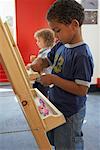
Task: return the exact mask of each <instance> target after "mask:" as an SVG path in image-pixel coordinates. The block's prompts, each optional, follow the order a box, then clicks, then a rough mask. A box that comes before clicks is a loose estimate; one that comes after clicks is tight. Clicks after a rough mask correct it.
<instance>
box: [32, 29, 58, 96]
mask: <svg viewBox="0 0 100 150" xmlns="http://www.w3.org/2000/svg"><path fill="white" fill-rule="evenodd" d="M34 38H35V39H36V44H37V45H38V47H39V48H40V50H39V52H38V56H37V58H46V57H47V54H48V53H49V52H50V51H51V48H52V47H53V45H54V43H55V36H54V32H53V31H52V30H51V29H49V28H43V29H40V30H38V31H36V32H35V34H34ZM37 58H33V57H30V62H34V61H35V59H37ZM51 69H52V67H51V66H50V67H48V68H45V69H43V72H42V73H44V74H48V73H51ZM33 88H38V89H39V90H40V91H41V93H43V94H44V95H45V96H46V97H47V96H48V86H43V85H41V84H40V83H39V82H37V81H36V82H35V84H33Z"/></svg>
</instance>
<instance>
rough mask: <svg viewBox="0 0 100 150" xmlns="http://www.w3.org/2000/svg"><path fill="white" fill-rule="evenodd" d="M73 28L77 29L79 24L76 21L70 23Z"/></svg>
mask: <svg viewBox="0 0 100 150" xmlns="http://www.w3.org/2000/svg"><path fill="white" fill-rule="evenodd" d="M71 24H72V26H73V28H78V27H79V22H78V21H77V20H76V19H73V20H72V22H71Z"/></svg>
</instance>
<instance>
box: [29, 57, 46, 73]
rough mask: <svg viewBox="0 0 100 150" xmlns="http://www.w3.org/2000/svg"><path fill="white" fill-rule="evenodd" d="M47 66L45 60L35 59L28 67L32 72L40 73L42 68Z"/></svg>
mask: <svg viewBox="0 0 100 150" xmlns="http://www.w3.org/2000/svg"><path fill="white" fill-rule="evenodd" d="M48 66H49V62H48V60H47V58H37V59H35V61H33V63H31V65H30V67H31V69H32V70H33V71H36V72H42V71H43V69H44V68H47V67H48Z"/></svg>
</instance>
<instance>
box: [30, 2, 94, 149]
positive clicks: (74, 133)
mask: <svg viewBox="0 0 100 150" xmlns="http://www.w3.org/2000/svg"><path fill="white" fill-rule="evenodd" d="M47 20H48V24H49V26H50V27H51V29H52V30H53V31H54V32H55V34H56V36H57V38H58V39H59V40H60V41H61V42H62V43H63V44H62V45H60V47H58V48H57V49H56V48H55V49H52V50H51V51H50V53H49V54H48V56H47V58H45V59H41V58H40V59H38V60H37V61H36V62H35V63H34V64H31V68H32V69H33V70H36V71H40V70H42V69H43V68H44V67H47V66H49V65H50V64H52V65H53V69H52V74H47V75H44V76H41V83H42V84H43V85H51V84H53V85H54V86H53V87H52V88H50V92H49V99H50V101H51V102H52V103H53V104H54V105H55V106H56V107H57V108H58V109H59V110H60V111H61V112H62V113H63V114H64V116H65V118H66V123H65V124H64V125H62V126H60V127H57V128H55V129H53V130H52V131H50V132H48V138H49V140H50V143H51V144H52V145H54V146H55V148H56V150H83V149H84V142H83V134H82V124H83V120H84V117H85V109H86V99H87V97H86V94H87V92H88V88H89V86H90V82H91V77H92V75H93V59H92V55H91V52H90V50H89V47H88V45H87V44H86V43H84V42H83V38H82V33H81V25H82V24H83V21H84V9H83V7H82V6H81V5H80V4H79V3H77V2H76V1H75V0H59V1H56V2H55V3H54V4H53V5H52V6H51V8H50V9H49V11H48V14H47Z"/></svg>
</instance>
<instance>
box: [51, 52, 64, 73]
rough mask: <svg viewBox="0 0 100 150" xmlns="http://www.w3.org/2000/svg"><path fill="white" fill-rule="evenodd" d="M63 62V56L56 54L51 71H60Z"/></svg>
mask: <svg viewBox="0 0 100 150" xmlns="http://www.w3.org/2000/svg"><path fill="white" fill-rule="evenodd" d="M63 63H64V58H63V57H62V56H61V55H58V54H56V55H55V59H54V65H53V71H54V72H55V73H60V72H61V71H62V65H63Z"/></svg>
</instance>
